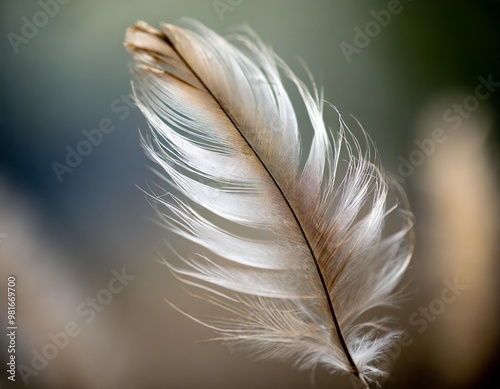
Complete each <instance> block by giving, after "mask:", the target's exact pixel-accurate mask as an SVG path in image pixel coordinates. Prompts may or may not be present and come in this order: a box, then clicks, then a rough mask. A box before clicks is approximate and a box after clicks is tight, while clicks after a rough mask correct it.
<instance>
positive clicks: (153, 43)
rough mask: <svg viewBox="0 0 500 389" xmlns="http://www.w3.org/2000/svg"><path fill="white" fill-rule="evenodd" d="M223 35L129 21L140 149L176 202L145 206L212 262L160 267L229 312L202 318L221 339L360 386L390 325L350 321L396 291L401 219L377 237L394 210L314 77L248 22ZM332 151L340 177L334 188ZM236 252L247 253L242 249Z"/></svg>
mask: <svg viewBox="0 0 500 389" xmlns="http://www.w3.org/2000/svg"><path fill="white" fill-rule="evenodd" d="M233 41H235V42H239V43H240V44H241V45H242V47H243V49H239V48H237V47H236V46H234V45H233V44H231V43H229V42H228V41H226V40H225V39H223V38H221V37H219V36H218V35H216V34H215V33H214V32H212V31H211V30H208V29H207V28H206V27H204V26H201V25H200V24H199V23H194V22H190V23H188V25H187V27H186V28H181V27H175V26H171V25H164V26H163V32H160V31H157V30H154V29H152V28H151V27H149V26H147V25H145V24H142V23H141V24H138V25H136V26H134V27H133V28H131V29H130V30H129V33H128V35H127V45H128V46H127V47H128V48H129V50H130V52H131V53H132V55H133V56H134V57H135V59H136V62H137V65H136V68H135V71H134V72H135V74H136V80H137V82H136V83H135V89H136V90H139V91H140V93H138V96H139V97H138V104H139V106H140V107H141V110H142V111H143V112H144V114H145V115H146V117H147V118H148V120H149V122H150V123H151V125H152V127H153V129H154V133H155V135H154V137H153V141H152V142H151V143H150V144H149V145H147V150H148V153H149V154H150V155H151V157H152V158H153V159H154V160H155V161H156V162H157V163H158V164H159V165H160V166H161V168H163V170H164V171H165V173H166V176H168V180H169V181H170V182H172V183H173V184H174V186H175V187H176V188H177V190H178V191H179V192H180V194H181V195H182V196H183V197H185V199H186V200H180V199H176V198H173V200H170V201H169V200H164V199H161V200H160V201H159V206H158V209H160V208H163V209H165V210H164V211H160V212H161V213H162V214H163V216H162V217H163V218H164V221H165V224H166V225H168V226H169V228H170V229H172V230H173V231H174V232H176V233H178V234H179V235H181V236H183V237H184V238H186V239H188V240H191V241H193V242H194V243H196V244H198V245H200V246H202V247H204V248H206V249H208V250H209V251H210V252H211V253H213V254H215V255H217V256H219V257H222V258H224V263H223V264H220V263H218V262H217V260H215V259H212V257H210V258H209V257H208V256H200V257H198V258H190V259H188V260H185V261H184V264H185V267H184V268H179V267H175V266H173V265H169V267H170V268H171V270H172V271H173V272H174V273H175V274H176V276H177V277H178V278H180V279H182V280H183V281H184V282H188V283H189V284H190V285H192V286H199V287H201V288H203V289H205V290H206V291H209V292H212V293H214V294H215V295H217V296H218V297H217V298H215V297H214V298H209V301H210V302H212V303H214V304H215V305H217V306H218V307H219V308H222V309H223V310H225V311H227V312H228V313H230V314H232V315H234V316H235V318H233V319H228V318H225V319H221V320H219V321H218V325H214V326H212V328H213V329H216V330H217V331H218V332H219V333H220V334H221V335H222V338H224V339H226V340H231V341H232V342H235V343H236V344H245V345H246V346H247V347H250V348H253V349H254V350H256V351H258V352H259V353H260V354H261V355H265V356H267V357H276V358H281V359H291V360H293V361H294V362H295V363H296V364H297V365H299V366H300V367H303V368H310V367H314V366H315V365H317V364H322V365H324V366H329V367H330V368H332V369H333V370H341V371H345V372H349V373H352V374H355V375H356V376H358V377H359V378H360V379H361V380H362V381H363V382H364V384H365V385H366V386H367V385H368V384H367V380H368V379H370V378H369V377H374V376H377V375H382V374H383V372H382V371H381V370H379V369H378V368H377V367H376V366H375V365H374V362H376V361H377V359H379V358H380V355H381V353H382V352H383V350H384V349H385V348H387V346H388V345H389V344H390V342H391V340H393V339H394V337H395V336H397V332H394V331H390V330H387V329H386V328H385V327H384V326H382V325H381V323H377V322H367V323H361V324H354V322H355V320H356V319H357V318H358V317H359V316H360V315H361V314H362V313H364V312H365V311H366V310H368V309H371V308H373V307H375V306H379V305H381V304H384V303H386V302H387V299H388V297H389V294H390V293H391V292H392V290H393V289H394V288H395V287H396V284H397V282H398V281H399V279H400V277H401V275H402V272H403V271H404V269H405V267H406V266H407V262H408V259H409V255H410V251H411V245H406V246H405V244H404V243H402V242H404V241H406V240H407V238H408V236H409V234H410V231H411V225H410V222H407V223H406V226H404V227H402V228H401V229H400V231H399V232H398V233H396V234H393V235H392V236H390V237H386V238H384V237H382V231H383V228H384V221H385V218H386V217H387V216H388V214H390V213H391V212H393V210H391V209H389V210H388V209H387V196H388V183H387V180H386V178H385V174H384V172H383V170H382V169H381V168H380V166H379V164H378V161H377V157H376V156H375V161H372V160H371V159H372V158H371V155H370V152H371V151H370V150H371V149H372V148H371V147H370V142H367V143H368V147H367V148H366V150H367V151H366V152H365V153H363V152H362V148H361V146H360V144H359V143H358V142H357V140H356V139H355V137H354V136H353V135H352V134H351V133H350V132H349V131H348V130H347V126H346V125H345V123H344V121H343V119H342V117H341V116H340V114H339V124H340V131H339V134H338V135H337V137H336V138H334V139H332V135H331V134H330V133H329V132H328V130H327V128H326V125H325V123H324V121H323V101H322V92H318V90H317V89H316V87H315V86H314V84H313V92H312V94H311V92H310V91H309V90H308V88H307V87H306V86H305V84H304V83H303V82H302V81H300V80H299V79H298V78H297V77H296V76H295V75H294V74H293V72H292V71H291V70H290V69H289V68H288V67H287V66H286V64H285V63H284V62H283V61H282V60H280V59H279V58H278V57H277V56H276V55H275V54H274V53H273V52H272V51H271V50H270V49H269V48H268V47H266V46H265V45H264V44H263V43H262V42H260V40H259V39H258V38H257V37H256V36H255V34H254V33H252V32H249V30H248V29H247V30H246V31H244V32H243V33H235V34H234V35H233ZM280 72H282V73H283V74H284V75H285V76H287V77H288V78H290V79H291V80H292V81H293V82H294V84H295V85H296V87H297V88H298V91H299V94H300V95H301V97H302V99H303V102H304V104H305V106H306V109H307V112H308V115H309V119H310V121H311V124H312V128H313V130H314V135H313V140H312V143H311V147H310V150H309V154H308V156H307V158H306V162H305V164H304V166H302V167H301V166H300V160H301V153H302V152H303V150H302V145H301V141H300V132H299V130H298V127H297V121H296V118H295V113H294V109H293V106H292V104H291V101H290V99H289V97H288V94H287V93H286V91H285V88H284V87H283V84H282V82H281V78H280V77H281V76H280ZM348 138H349V140H348ZM341 149H344V150H345V151H346V152H347V155H348V159H347V172H346V174H345V175H344V176H343V177H342V179H340V182H338V181H339V177H337V171H338V166H339V164H340V152H341ZM370 199H371V202H370ZM365 206H367V207H368V211H367V213H366V214H364V215H361V214H362V210H363V207H365ZM198 207H201V208H203V209H206V210H207V211H209V212H211V213H213V214H215V215H218V217H220V218H223V219H225V220H227V221H228V222H230V223H235V224H238V225H241V226H244V227H245V228H252V229H259V230H263V231H270V232H272V234H270V236H271V238H270V239H267V240H264V241H263V240H255V239H248V238H245V237H243V236H241V235H239V234H236V233H233V232H231V231H229V230H227V229H226V228H224V227H222V226H219V225H216V224H214V222H212V221H210V220H208V219H207V217H206V216H204V215H202V214H201V213H200V212H199V211H197V210H196V208H198ZM360 215H361V216H360ZM407 219H408V218H407ZM408 220H409V219H408ZM238 246H241V248H240V249H239V250H238ZM401 247H403V248H401ZM249 250H251V251H252V253H254V255H252V254H250V255H249V254H244V253H243V252H245V251H249ZM389 253H390V254H391V257H390V258H389V259H387V258H386V259H385V261H384V257H383V256H382V254H386V255H388V254H389ZM372 257H373V259H372ZM352 285H354V286H355V287H353V286H352ZM220 289H222V290H226V291H227V292H224V293H222V292H221V291H220Z"/></svg>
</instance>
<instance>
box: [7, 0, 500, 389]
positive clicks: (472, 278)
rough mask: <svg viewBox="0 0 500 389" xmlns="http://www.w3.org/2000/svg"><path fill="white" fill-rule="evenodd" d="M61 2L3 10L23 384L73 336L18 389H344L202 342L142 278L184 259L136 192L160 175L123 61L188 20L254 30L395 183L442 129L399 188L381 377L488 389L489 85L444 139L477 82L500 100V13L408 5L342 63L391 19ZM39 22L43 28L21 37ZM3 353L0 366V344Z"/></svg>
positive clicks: (492, 202) (305, 7) (177, 4)
mask: <svg viewBox="0 0 500 389" xmlns="http://www.w3.org/2000/svg"><path fill="white" fill-rule="evenodd" d="M62 3H63V1H61V2H60V3H59V2H56V3H54V1H50V0H46V1H43V0H42V1H23V2H21V1H16V0H2V1H1V3H0V19H1V26H0V29H1V34H0V36H1V39H0V50H1V51H0V53H1V57H0V58H1V61H0V66H1V67H0V86H1V88H0V112H1V135H0V261H1V262H0V274H1V277H0V280H1V281H0V282H1V283H2V285H1V286H0V290H1V291H2V292H1V296H0V306H1V313H0V318H1V322H0V324H1V325H2V328H5V327H6V304H5V303H6V278H7V276H8V275H10V274H15V275H16V277H17V293H18V312H17V320H18V324H19V332H18V338H17V356H18V358H17V363H18V366H19V365H24V366H27V367H31V363H32V359H33V356H34V352H36V351H41V350H42V349H43V348H44V347H45V346H46V345H47V344H48V343H50V342H51V339H50V338H49V337H48V334H49V333H51V334H56V333H58V332H60V331H63V330H64V328H65V326H66V325H67V323H68V322H72V321H74V322H75V323H77V325H78V327H79V328H80V330H81V332H80V333H79V334H78V335H77V336H75V337H73V338H71V339H70V342H69V344H68V345H67V346H66V347H64V349H59V350H58V351H57V352H56V355H55V357H54V358H53V359H52V360H50V361H48V363H47V366H46V367H45V366H44V367H43V369H41V371H39V372H38V371H37V372H36V373H35V374H33V375H30V376H29V377H28V378H27V380H28V387H31V388H236V387H237V388H275V387H281V388H307V387H311V388H327V387H328V388H332V387H338V388H351V387H355V386H354V384H353V383H352V382H351V380H350V379H349V377H343V376H337V375H335V376H331V375H329V374H327V373H326V372H325V371H323V370H322V369H321V368H318V369H317V370H316V371H315V372H313V373H311V372H297V371H296V370H294V369H293V367H292V366H289V365H287V364H285V363H279V362H269V361H255V360H254V359H252V358H250V357H249V355H248V354H246V353H245V352H242V351H237V352H236V351H234V350H230V349H228V348H227V347H221V346H220V345H217V344H213V343H199V342H197V341H199V340H204V339H207V338H209V337H210V336H211V333H210V331H208V330H206V329H204V328H202V327H201V326H199V325H198V324H196V323H194V322H192V321H190V320H189V319H187V318H185V317H183V316H181V315H180V314H178V313H177V312H176V311H174V310H173V309H172V308H170V307H169V306H168V305H167V304H166V303H165V302H164V301H163V298H164V297H168V298H169V299H170V300H173V301H176V303H178V304H179V305H182V306H183V307H189V311H190V312H191V313H195V314H198V315H203V314H209V313H210V311H209V308H208V307H206V306H205V305H204V304H203V303H201V302H193V301H192V299H189V298H188V297H187V295H186V294H185V293H184V291H183V290H182V288H181V287H180V286H179V285H178V284H177V283H176V282H175V280H173V279H172V277H171V276H170V275H169V273H168V271H167V270H166V268H165V267H164V266H162V265H160V264H159V263H158V262H156V261H155V260H156V259H158V258H160V257H162V256H163V257H165V258H171V257H173V254H172V252H171V251H170V249H169V248H168V245H167V243H168V244H171V245H173V246H175V247H176V248H177V249H178V250H179V251H182V252H189V251H190V250H192V249H195V248H193V247H190V246H189V245H187V244H186V243H185V242H183V241H181V240H179V239H177V238H175V237H174V236H172V235H171V234H169V233H168V232H166V231H164V230H163V229H162V228H160V227H158V226H157V225H156V224H155V223H154V220H155V215H154V212H153V211H152V209H151V207H150V205H149V204H148V202H147V199H146V196H145V194H144V193H143V192H142V191H141V189H146V188H147V183H148V182H152V181H154V176H153V175H152V173H151V172H150V170H149V168H148V166H151V163H150V162H149V161H148V160H147V158H146V157H145V156H144V153H143V150H142V149H141V146H140V141H139V131H138V129H143V130H144V129H146V128H147V125H146V122H145V120H144V118H143V117H142V116H141V114H140V113H139V111H138V109H137V108H135V107H134V106H133V105H132V104H129V100H128V95H129V94H130V92H131V87H130V73H129V68H128V64H129V61H130V58H129V56H128V54H127V53H126V52H125V50H124V48H123V45H122V43H123V37H124V33H125V30H126V28H127V27H128V26H130V25H131V24H132V23H134V22H135V21H137V20H138V19H142V20H145V21H147V22H148V23H149V24H151V25H153V26H157V25H158V24H159V23H160V22H162V21H167V22H175V21H176V20H178V19H179V18H181V17H184V16H188V17H192V18H195V19H198V20H200V21H201V22H203V23H204V24H206V25H207V26H208V27H210V28H212V29H213V30H215V31H216V32H218V33H221V34H224V33H226V32H228V31H229V29H230V27H231V26H235V25H240V24H248V25H249V26H251V27H252V28H253V29H254V30H255V31H256V32H257V33H258V34H259V35H260V36H261V37H262V39H263V40H264V41H266V42H268V43H269V44H270V45H271V46H272V47H273V48H274V49H275V51H276V52H277V53H278V54H279V55H280V56H281V57H282V58H283V59H285V61H287V62H288V63H289V64H290V65H291V67H292V69H294V70H296V71H297V72H298V73H299V75H301V76H302V77H304V72H303V69H302V67H301V65H300V63H299V61H298V58H302V59H303V60H304V62H306V63H307V64H308V66H309V68H310V70H311V72H312V74H313V75H314V76H315V78H316V81H317V82H318V84H321V85H323V86H324V90H325V99H327V100H328V101H329V102H331V103H333V104H335V105H336V106H337V107H338V108H339V110H340V111H341V112H343V113H344V114H352V115H354V116H355V117H356V118H357V119H358V120H359V121H360V122H361V123H362V124H363V126H364V128H365V129H366V130H367V131H368V133H369V134H370V136H371V137H372V138H373V140H374V142H375V143H376V145H377V147H378V149H379V152H380V155H381V158H382V162H383V163H384V166H385V167H386V168H387V170H388V171H390V172H392V173H394V174H396V175H399V176H400V177H402V176H401V171H405V172H408V170H404V168H403V167H402V164H403V162H402V160H409V159H410V158H416V157H417V154H415V151H416V150H417V151H418V150H419V148H418V145H417V143H418V142H419V141H420V142H421V141H423V140H424V139H427V138H429V137H431V135H432V131H433V130H434V129H436V128H441V129H443V131H444V132H445V134H446V140H445V141H443V142H442V143H439V144H434V146H435V147H434V149H433V150H432V151H431V152H429V155H425V157H424V158H423V159H422V160H419V161H420V162H419V163H418V164H413V169H412V170H411V173H408V174H407V177H403V178H404V180H403V182H402V185H403V186H404V187H405V189H406V190H407V191H408V193H409V196H410V201H411V204H412V208H413V210H414V212H415V215H416V236H417V246H416V250H415V255H414V260H413V262H412V267H411V269H410V270H409V272H408V276H407V281H408V283H409V286H408V289H409V291H410V292H411V293H410V294H409V298H408V301H407V302H405V303H404V305H403V307H402V308H401V309H400V310H396V311H394V312H393V315H394V316H395V317H396V318H397V323H398V325H399V326H400V327H402V328H403V329H405V330H406V331H407V337H406V340H405V341H404V342H403V343H404V344H400V345H399V346H398V345H397V346H395V348H394V349H393V350H392V352H391V355H389V356H388V357H387V358H386V360H384V361H383V363H385V364H387V365H388V366H390V370H391V376H390V378H389V379H388V380H386V381H385V382H383V387H386V388H402V387H404V388H422V387H426V388H491V389H493V388H498V387H500V378H499V365H498V349H499V347H498V346H499V345H500V344H499V336H498V335H499V325H498V323H499V315H498V312H499V301H498V297H497V296H498V295H500V294H499V277H498V274H499V264H498V262H499V261H498V257H499V244H498V241H499V239H498V238H499V222H498V220H499V217H498V216H499V210H498V198H499V190H498V171H499V158H498V156H499V141H498V140H499V136H498V135H499V109H498V108H499V101H500V86H493V87H492V88H493V90H492V91H491V93H490V96H489V97H488V98H486V99H485V100H481V101H480V103H479V106H478V107H474V109H471V110H466V111H465V114H464V115H465V116H467V117H465V116H464V117H463V120H461V123H460V125H459V126H457V127H458V128H457V129H454V128H453V125H452V123H450V122H446V121H444V120H443V117H444V115H445V112H447V110H449V109H450V108H453V107H454V104H463V102H464V99H466V98H467V97H468V96H474V94H475V90H476V87H477V86H478V85H479V83H480V81H479V79H478V78H479V77H483V78H485V79H488V77H489V78H490V79H492V80H493V81H494V82H497V83H498V82H499V81H500V72H499V70H500V66H499V65H500V60H499V58H500V57H499V55H500V45H499V40H500V24H499V23H498V15H500V12H499V11H500V6H499V4H500V2H499V1H487V0H485V1H476V2H475V1H440V2H435V1H419V0H414V1H410V0H408V1H406V0H402V1H401V2H399V7H398V8H397V9H398V10H401V11H400V12H399V13H397V14H392V17H391V20H390V22H389V23H387V25H386V26H382V27H380V31H378V32H377V33H376V34H374V35H375V36H373V37H371V38H370V41H369V42H368V43H367V44H366V47H363V48H361V49H360V50H359V52H357V53H353V54H352V55H351V56H350V57H349V59H347V58H346V56H345V54H344V52H343V50H342V48H341V45H342V44H343V43H347V44H349V45H354V39H355V35H356V34H357V30H356V27H359V28H360V29H362V30H364V29H365V27H366V26H367V24H368V23H369V22H371V21H373V20H374V16H373V12H379V11H381V10H386V9H388V4H390V3H391V2H387V1H378V0H377V1H370V2H368V1H347V0H344V1H326V0H314V1H306V0H292V1H290V0H275V1H272V2H270V1H264V0H220V1H219V0H216V1H213V0H183V1H173V0H162V1H155V0H144V1H141V2H139V1H135V2H133V1H124V0H122V1H118V0H103V1H93V2H90V1H86V2H84V1H81V0H67V1H66V2H65V4H62ZM42 4H57V6H52V8H45V10H44V7H46V6H43V5H42ZM47 10H48V11H47ZM40 12H42V13H45V14H46V15H48V16H46V20H45V19H44V17H43V15H42V16H40ZM50 14H52V15H50ZM36 15H38V16H36ZM33 18H35V19H36V20H35V21H36V22H37V23H38V24H39V25H40V27H36V26H35V29H31V30H29V28H27V27H23V26H24V25H25V24H26V20H27V21H28V22H33ZM37 18H38V19H37ZM23 28H24V31H23ZM23 33H24V34H25V35H24V37H23ZM13 34H14V35H13ZM26 36H29V38H26ZM23 39H24V40H23ZM344 47H346V46H345V45H344ZM495 88H496V89H495ZM483 91H484V89H483ZM471 101H472V100H471ZM476 108H477V109H476ZM299 113H300V114H301V115H303V112H299ZM105 118H107V119H109V120H111V122H112V123H113V125H114V126H115V130H114V131H113V132H111V133H109V134H105V135H104V137H103V139H102V142H101V143H100V144H99V145H97V146H95V147H94V148H93V150H92V152H91V153H90V154H89V155H88V156H86V157H84V158H83V159H82V161H81V163H80V164H79V165H78V166H76V167H75V168H74V169H73V170H72V171H71V172H68V173H65V174H63V175H62V176H61V177H62V180H60V179H58V177H57V175H56V174H55V173H54V169H53V163H54V162H60V163H64V160H65V158H66V155H67V153H68V151H67V147H68V146H70V147H72V148H76V146H77V144H78V143H79V142H80V141H81V140H83V139H85V137H84V135H83V133H82V131H83V130H91V129H93V128H96V127H97V126H98V125H99V123H100V121H101V120H103V119H105ZM327 119H329V120H334V116H332V117H331V118H329V117H328V114H327ZM412 153H413V157H411V156H412ZM401 169H403V170H401ZM404 174H406V173H404ZM123 268H125V269H126V273H127V274H130V275H131V277H132V276H133V277H135V278H134V279H133V280H130V281H129V284H128V285H127V286H126V287H125V288H124V290H123V291H122V292H120V293H118V294H115V295H113V300H112V301H111V302H110V303H109V305H106V306H105V307H104V308H103V309H102V311H100V312H97V311H96V312H95V317H94V316H93V317H92V320H90V316H82V315H79V314H78V307H79V306H80V304H81V303H83V302H86V301H87V298H95V297H96V295H97V294H98V293H99V292H100V291H101V290H102V289H103V288H106V287H107V285H108V282H109V281H110V279H111V278H112V277H113V274H112V270H116V271H118V272H121V271H122V269H123ZM454 282H458V283H460V285H465V286H466V287H464V288H463V289H462V290H458V291H456V294H455V297H456V298H455V299H453V301H452V302H447V303H444V302H443V299H442V297H441V296H442V293H443V291H444V290H445V289H447V288H448V289H449V288H450V287H449V285H450V283H451V284H453V283H454ZM446 293H449V292H446ZM436 301H437V302H436ZM422 309H424V310H425V309H427V312H430V313H429V315H430V316H425V314H424V313H422V312H423V311H422ZM426 317H428V318H426ZM84 318H87V319H89V323H86V322H85V321H84ZM412 318H413V322H412ZM423 318H425V319H423ZM415 320H424V322H423V323H422V321H420V322H418V323H420V324H417V323H416V322H415ZM424 327H425V328H424ZM2 331H3V330H2ZM0 346H1V351H0V356H1V357H2V361H4V358H6V357H7V353H6V348H7V339H6V337H2V338H1V339H0ZM3 363H4V362H2V366H5V365H4V364H3ZM16 378H17V379H16V382H15V383H11V382H10V381H8V380H7V374H6V372H5V369H4V368H2V370H1V372H0V387H17V388H22V387H25V383H23V379H22V376H21V374H20V373H19V371H18V374H17V377H16Z"/></svg>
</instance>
